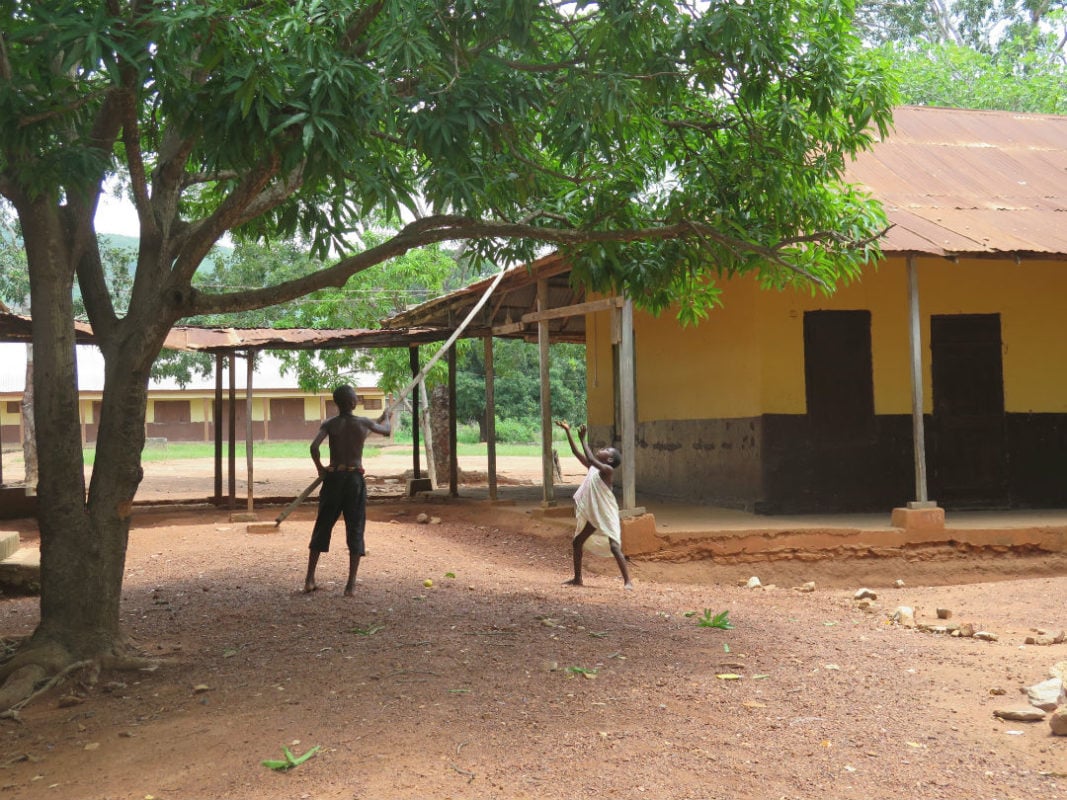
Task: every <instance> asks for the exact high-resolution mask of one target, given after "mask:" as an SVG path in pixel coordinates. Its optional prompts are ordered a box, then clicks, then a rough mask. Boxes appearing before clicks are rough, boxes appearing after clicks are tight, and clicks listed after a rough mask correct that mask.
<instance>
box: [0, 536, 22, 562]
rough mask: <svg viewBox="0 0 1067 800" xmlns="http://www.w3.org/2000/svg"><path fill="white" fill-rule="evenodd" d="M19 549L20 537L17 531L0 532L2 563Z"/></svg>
mask: <svg viewBox="0 0 1067 800" xmlns="http://www.w3.org/2000/svg"><path fill="white" fill-rule="evenodd" d="M18 549H19V535H18V533H17V532H15V531H0V561H3V560H4V559H5V558H7V557H8V556H9V555H11V554H12V553H14V552H15V551H16V550H18Z"/></svg>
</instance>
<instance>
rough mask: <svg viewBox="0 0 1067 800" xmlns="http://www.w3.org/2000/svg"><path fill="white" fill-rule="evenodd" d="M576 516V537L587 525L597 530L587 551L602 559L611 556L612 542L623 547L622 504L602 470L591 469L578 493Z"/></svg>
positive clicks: (576, 493)
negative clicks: (601, 475)
mask: <svg viewBox="0 0 1067 800" xmlns="http://www.w3.org/2000/svg"><path fill="white" fill-rule="evenodd" d="M574 514H575V516H576V518H577V525H576V527H575V529H574V535H575V536H577V535H578V534H579V533H581V532H582V531H583V530H584V529H585V526H586V524H587V523H592V525H593V527H594V528H596V530H595V531H594V532H593V535H592V536H590V537H589V538H588V539H586V541H585V546H584V548H583V549H584V550H585V551H586V552H589V553H592V554H594V555H598V556H610V555H611V554H612V553H611V542H615V543H616V544H620V545H621V544H622V531H621V528H620V526H619V501H618V500H616V499H615V493H614V492H612V491H611V487H610V486H608V485H607V484H606V483H605V482H604V479H603V478H601V477H600V470H599V469H597V468H596V467H592V466H591V467H589V472H588V473H586V476H585V480H584V481H582V485H581V486H579V487H578V491H576V492H575V493H574Z"/></svg>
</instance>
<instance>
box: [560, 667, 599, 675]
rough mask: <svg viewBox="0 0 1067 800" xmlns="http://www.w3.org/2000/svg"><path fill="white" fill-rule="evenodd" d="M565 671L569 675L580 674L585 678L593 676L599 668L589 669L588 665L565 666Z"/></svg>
mask: <svg viewBox="0 0 1067 800" xmlns="http://www.w3.org/2000/svg"><path fill="white" fill-rule="evenodd" d="M567 672H569V673H570V674H571V675H581V676H583V677H585V678H592V677H595V676H596V674H597V672H599V670H595V669H589V668H588V667H567Z"/></svg>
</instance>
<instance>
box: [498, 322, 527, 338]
mask: <svg viewBox="0 0 1067 800" xmlns="http://www.w3.org/2000/svg"><path fill="white" fill-rule="evenodd" d="M525 328H526V323H525V322H508V323H505V324H504V325H496V326H495V327H493V328H492V330H491V331H490V333H491V334H492V335H493V336H510V335H511V334H513V333H518V332H519V331H521V330H525Z"/></svg>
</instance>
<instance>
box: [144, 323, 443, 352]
mask: <svg viewBox="0 0 1067 800" xmlns="http://www.w3.org/2000/svg"><path fill="white" fill-rule="evenodd" d="M448 335H449V332H448V331H447V330H445V331H442V330H439V329H437V328H423V327H410V328H392V329H381V330H370V329H364V328H341V329H333V330H313V329H311V328H291V329H289V328H286V329H274V328H182V327H179V328H172V329H171V331H170V333H169V334H167V339H166V341H165V342H164V343H163V346H164V347H165V348H167V349H169V350H198V351H201V352H208V353H211V352H222V351H228V350H331V349H337V348H342V347H351V348H373V347H408V346H409V345H413V344H426V343H427V342H435V341H440V340H442V339H447V338H448Z"/></svg>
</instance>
